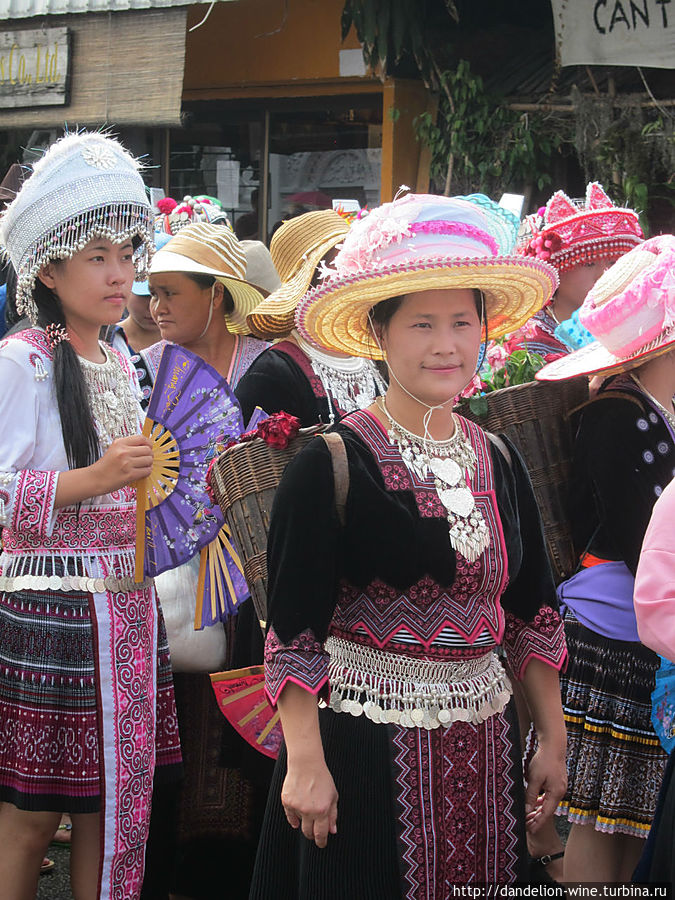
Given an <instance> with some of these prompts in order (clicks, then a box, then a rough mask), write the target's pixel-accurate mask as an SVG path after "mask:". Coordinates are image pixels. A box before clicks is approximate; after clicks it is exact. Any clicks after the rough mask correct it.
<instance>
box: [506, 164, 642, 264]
mask: <svg viewBox="0 0 675 900" xmlns="http://www.w3.org/2000/svg"><path fill="white" fill-rule="evenodd" d="M541 212H543V215H541V214H540V213H541ZM540 213H536V214H535V215H533V216H529V217H528V218H527V219H526V220H525V236H524V238H523V239H522V240H521V242H520V245H519V248H518V252H519V253H522V254H523V255H524V256H534V257H536V258H537V259H543V260H545V261H546V262H550V263H551V265H553V266H555V268H556V269H557V270H558V272H560V273H562V272H567V271H569V270H570V269H575V268H576V267H577V266H581V265H584V264H586V263H592V262H595V261H596V260H598V259H606V258H607V257H611V256H621V255H622V254H624V253H626V252H627V251H628V250H631V249H632V248H633V247H635V246H636V245H637V244H639V243H640V242H641V241H642V240H643V238H644V235H643V233H642V229H641V228H640V222H639V219H638V215H637V213H636V212H635V211H634V210H632V209H624V208H622V207H618V206H615V205H614V203H612V201H611V200H610V198H609V197H608V196H607V194H606V193H605V191H604V189H603V187H602V185H600V184H598V182H597V181H593V182H591V183H590V184H589V185H588V186H587V188H586V198H585V200H578V201H575V200H571V199H570V198H569V197H568V196H567V194H566V193H565V192H564V191H556V193H555V194H553V196H552V197H551V199H550V200H549V201H548V203H547V204H546V207H545V209H544V210H543V211H540Z"/></svg>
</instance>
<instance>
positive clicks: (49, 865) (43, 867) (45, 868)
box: [40, 856, 56, 875]
mask: <svg viewBox="0 0 675 900" xmlns="http://www.w3.org/2000/svg"><path fill="white" fill-rule="evenodd" d="M55 865H56V863H55V862H54V860H53V859H47V857H46V856H43V857H42V862H41V863H40V875H44V874H45V872H51V870H52V869H53V868H54V866H55Z"/></svg>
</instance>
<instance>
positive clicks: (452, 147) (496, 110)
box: [416, 60, 571, 196]
mask: <svg viewBox="0 0 675 900" xmlns="http://www.w3.org/2000/svg"><path fill="white" fill-rule="evenodd" d="M440 85H441V91H442V92H441V100H440V105H439V109H438V115H437V117H436V120H435V121H434V119H433V118H432V116H431V115H430V114H429V113H422V114H421V115H420V116H418V117H417V120H416V126H417V132H418V136H419V138H420V139H421V140H422V141H424V143H425V144H427V145H428V146H429V148H430V150H431V154H432V164H431V175H432V178H433V180H434V183H435V187H436V189H437V190H442V191H443V192H444V193H447V194H450V193H452V194H459V193H471V192H472V191H482V192H483V193H486V194H488V195H489V196H494V195H497V194H498V193H500V192H501V191H503V190H506V189H509V188H510V189H514V188H521V189H522V188H523V187H524V186H525V185H526V184H534V185H536V186H537V187H538V188H539V189H540V190H541V189H542V188H544V187H545V186H546V185H547V184H549V183H550V181H551V175H550V168H551V165H550V162H551V157H552V156H553V154H554V153H558V152H560V150H561V148H562V145H563V143H564V142H565V141H566V140H569V138H570V137H571V135H570V134H569V127H568V128H567V129H566V128H564V127H562V125H561V121H560V119H556V118H554V117H553V116H551V115H545V114H542V113H519V112H515V111H513V110H510V109H508V108H507V106H506V104H505V103H504V102H503V100H502V98H500V97H498V96H494V95H490V94H488V93H487V92H486V90H485V87H484V85H483V80H482V78H481V77H480V76H479V75H474V74H473V73H472V72H471V67H470V65H469V63H468V62H467V61H466V60H460V62H459V63H458V64H457V68H456V69H454V70H449V71H445V72H442V73H440Z"/></svg>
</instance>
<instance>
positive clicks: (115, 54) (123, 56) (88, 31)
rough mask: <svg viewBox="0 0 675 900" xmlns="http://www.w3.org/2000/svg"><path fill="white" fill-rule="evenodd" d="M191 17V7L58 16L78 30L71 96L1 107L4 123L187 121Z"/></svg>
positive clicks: (55, 22)
mask: <svg viewBox="0 0 675 900" xmlns="http://www.w3.org/2000/svg"><path fill="white" fill-rule="evenodd" d="M186 18H187V7H185V6H182V7H172V8H164V9H150V10H134V11H129V12H110V13H101V14H97V13H86V14H84V15H71V16H50V17H49V23H48V24H49V26H50V27H56V26H64V25H65V26H67V27H68V28H69V29H70V31H71V34H72V42H71V65H70V103H69V104H68V105H67V106H57V107H51V108H50V107H46V106H40V107H35V108H32V109H11V110H3V111H0V128H49V127H54V126H63V124H64V123H67V124H68V127H69V128H74V127H75V126H78V125H89V126H91V125H105V124H110V125H146V126H151V125H155V126H165V127H168V126H173V125H179V124H180V109H181V96H182V92H183V70H184V65H185V29H186ZM33 21H34V20H33ZM33 21H31V20H25V24H24V23H23V22H22V26H21V28H16V29H14V30H17V31H18V30H21V29H22V28H31V27H32V28H35V27H36V25H35V24H33ZM44 21H45V20H44V19H41V20H40V23H41V24H42V23H44Z"/></svg>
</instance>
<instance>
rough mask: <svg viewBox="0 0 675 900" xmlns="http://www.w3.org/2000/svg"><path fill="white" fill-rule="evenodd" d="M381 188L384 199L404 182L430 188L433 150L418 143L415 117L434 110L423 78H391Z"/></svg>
mask: <svg viewBox="0 0 675 900" xmlns="http://www.w3.org/2000/svg"><path fill="white" fill-rule="evenodd" d="M382 103H383V108H382V189H381V199H382V202H383V203H385V202H386V201H387V200H393V198H394V196H395V195H396V191H397V190H398V189H399V188H400V187H401V185H403V184H405V185H407V186H408V187H409V188H411V189H412V190H415V191H419V192H425V191H428V190H429V165H430V161H431V160H430V154H429V151H428V149H427V148H426V147H423V146H422V144H420V143H419V141H418V140H417V137H416V133H415V126H414V120H415V117H416V116H418V115H420V113H422V112H424V111H425V110H429V111H431V112H433V106H434V103H433V100H432V98H431V97H430V95H429V92H428V91H427V89H426V88H425V87H424V84H423V83H422V82H421V81H404V80H402V79H390V80H388V81H387V82H386V83H385V85H384V94H383V98H382Z"/></svg>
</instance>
